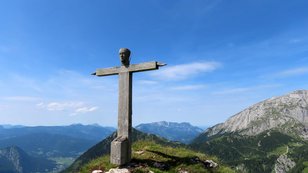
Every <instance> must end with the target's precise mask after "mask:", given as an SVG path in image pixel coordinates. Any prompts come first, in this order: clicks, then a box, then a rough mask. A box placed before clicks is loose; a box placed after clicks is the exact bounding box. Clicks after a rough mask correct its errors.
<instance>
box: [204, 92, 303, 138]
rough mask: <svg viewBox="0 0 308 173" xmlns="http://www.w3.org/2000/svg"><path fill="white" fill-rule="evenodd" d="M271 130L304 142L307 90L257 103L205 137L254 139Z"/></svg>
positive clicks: (209, 131) (211, 130) (211, 129)
mask: <svg viewBox="0 0 308 173" xmlns="http://www.w3.org/2000/svg"><path fill="white" fill-rule="evenodd" d="M273 128H275V129H278V130H280V131H283V132H287V133H295V134H297V135H300V136H301V137H303V138H306V139H308V90H297V91H294V92H292V93H289V94H287V95H284V96H279V97H273V98H270V99H267V100H265V101H262V102H259V103H257V104H255V105H252V106H251V107H249V108H247V109H245V110H243V111H241V112H239V113H237V114H235V115H234V116H232V117H230V118H229V119H228V120H227V121H226V122H224V123H222V124H218V125H216V126H214V127H212V128H210V129H208V130H207V131H206V132H207V133H208V135H209V136H212V135H215V134H218V133H228V132H239V133H241V134H245V135H257V134H260V133H262V132H264V131H266V130H269V129H273Z"/></svg>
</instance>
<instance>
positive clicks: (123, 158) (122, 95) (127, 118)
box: [92, 48, 166, 165]
mask: <svg viewBox="0 0 308 173" xmlns="http://www.w3.org/2000/svg"><path fill="white" fill-rule="evenodd" d="M119 54H120V60H121V63H122V66H120V67H111V68H105V69H97V70H96V72H95V73H93V74H92V75H96V76H109V75H117V74H118V75H119V103H118V129H117V137H116V138H115V139H114V140H113V141H112V142H111V149H110V162H111V163H113V164H116V165H124V164H127V163H129V162H130V160H131V144H132V83H133V72H142V71H148V70H157V69H158V68H159V67H161V66H164V65H166V64H163V63H159V62H156V61H154V62H146V63H140V64H132V65H130V58H129V56H130V50H128V49H126V48H121V49H120V52H119Z"/></svg>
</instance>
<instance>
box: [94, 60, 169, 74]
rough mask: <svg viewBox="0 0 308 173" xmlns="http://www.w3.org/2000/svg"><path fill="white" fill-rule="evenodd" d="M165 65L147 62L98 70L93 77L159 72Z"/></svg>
mask: <svg viewBox="0 0 308 173" xmlns="http://www.w3.org/2000/svg"><path fill="white" fill-rule="evenodd" d="M164 65H166V64H163V63H159V62H156V61H153V62H145V63H140V64H132V65H130V66H128V67H125V66H120V67H111V68H103V69H97V70H96V72H95V73H92V75H96V76H110V75H116V74H119V73H123V72H141V71H148V70H157V69H158V68H159V67H161V66H164Z"/></svg>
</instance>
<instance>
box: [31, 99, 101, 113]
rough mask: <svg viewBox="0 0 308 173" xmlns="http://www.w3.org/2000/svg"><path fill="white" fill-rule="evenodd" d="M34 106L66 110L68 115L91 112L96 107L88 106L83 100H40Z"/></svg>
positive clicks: (49, 109) (51, 109) (50, 109)
mask: <svg viewBox="0 0 308 173" xmlns="http://www.w3.org/2000/svg"><path fill="white" fill-rule="evenodd" d="M36 106H37V107H39V108H42V109H46V110H48V111H66V112H68V113H69V114H70V115H77V114H82V113H88V112H93V111H95V110H97V109H98V107H97V106H88V105H86V104H85V103H83V102H50V103H43V102H41V103H38V104H37V105H36Z"/></svg>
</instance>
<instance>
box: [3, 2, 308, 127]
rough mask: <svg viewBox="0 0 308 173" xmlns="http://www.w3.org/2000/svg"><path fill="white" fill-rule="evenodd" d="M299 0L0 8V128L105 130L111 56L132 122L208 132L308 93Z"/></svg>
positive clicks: (305, 20)
mask: <svg viewBox="0 0 308 173" xmlns="http://www.w3.org/2000/svg"><path fill="white" fill-rule="evenodd" d="M307 7H308V1H305V0H295V1H280V0H279V1H278V0H237V1H235V0H234V1H230V0H194V1H186V0H178V1H164V0H149V1H142V0H139V1H127V0H114V1H107V0H106V1H102V0H92V1H87V0H27V1H23V0H2V1H0V26H1V27H0V120H1V121H0V124H22V125H67V124H72V123H83V124H92V123H98V124H100V125H104V126H115V125H116V123H117V102H118V100H117V99H118V95H117V94H118V93H117V90H118V81H117V80H118V79H117V76H109V77H102V78H98V77H94V76H91V75H90V74H91V73H92V72H94V71H95V69H97V68H104V67H112V66H118V65H119V64H120V62H119V58H118V49H119V48H121V47H127V48H130V49H131V51H132V55H131V59H132V60H131V61H132V63H140V62H147V61H160V62H164V63H167V64H168V65H167V66H165V67H162V68H161V69H160V70H157V71H151V72H144V73H136V74H134V82H133V85H134V86H133V87H134V89H133V123H134V125H137V124H140V123H148V122H154V121H163V120H165V121H173V122H184V121H185V122H190V123H191V124H193V125H198V126H209V125H214V124H216V123H220V122H223V121H225V120H226V119H227V118H228V117H230V116H232V115H234V114H235V113H238V112H239V111H241V110H243V109H244V108H246V107H248V106H250V105H252V104H254V103H257V102H260V101H262V100H264V99H267V98H270V97H273V96H279V95H283V94H287V93H289V92H292V91H294V90H299V89H307V88H308V82H307V81H308V11H307Z"/></svg>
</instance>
